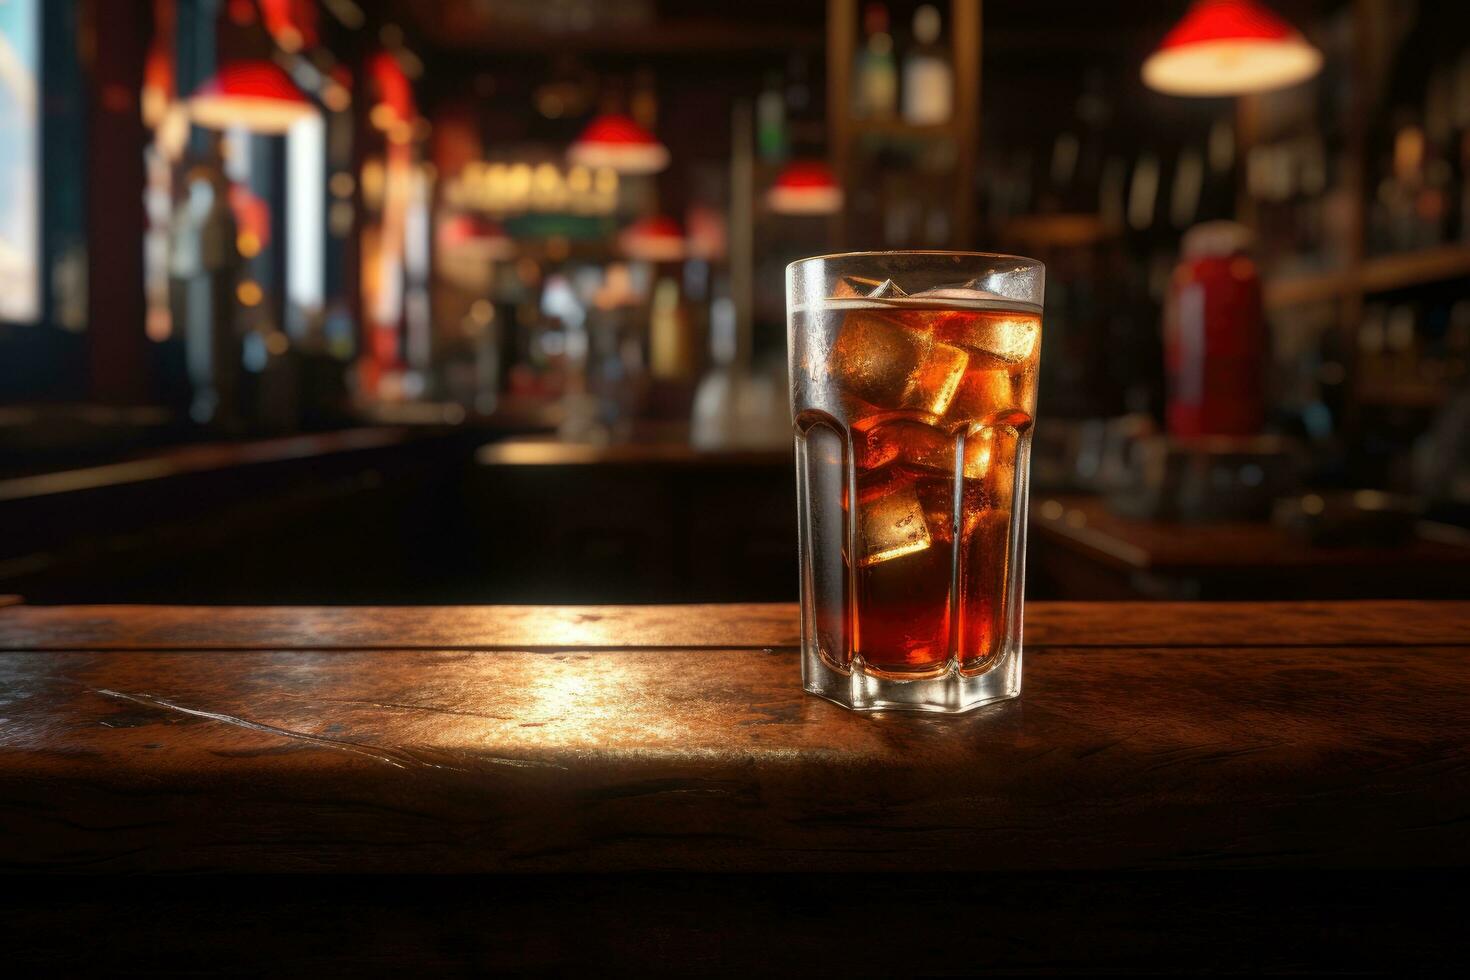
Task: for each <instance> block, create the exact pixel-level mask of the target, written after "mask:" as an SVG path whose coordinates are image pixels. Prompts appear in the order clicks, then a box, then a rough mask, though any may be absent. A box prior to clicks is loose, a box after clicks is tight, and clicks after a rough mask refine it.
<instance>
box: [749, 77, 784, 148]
mask: <svg viewBox="0 0 1470 980" xmlns="http://www.w3.org/2000/svg"><path fill="white" fill-rule="evenodd" d="M786 144H787V139H786V95H785V93H783V92H782V91H781V75H780V73H778V72H771V73H770V74H768V75H766V87H765V88H764V89H762V90H761V94H760V95H759V96H757V97H756V100H755V146H756V152H757V153H759V154H760V158H761V159H762V160H765V161H766V162H768V163H779V162H780V161H782V160H784V159H786Z"/></svg>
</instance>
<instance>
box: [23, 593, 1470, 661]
mask: <svg viewBox="0 0 1470 980" xmlns="http://www.w3.org/2000/svg"><path fill="white" fill-rule="evenodd" d="M1426 609H1428V610H1432V613H1431V614H1426V612H1425V610H1426ZM797 620H798V614H797V607H796V604H795V603H725V604H719V605H682V606H681V605H657V606H628V605H614V606H609V605H603V606H398V607H382V606H377V607H367V606H361V607H353V606H337V607H309V608H306V607H293V606H234V607H231V606H223V607H222V606H132V605H128V606H20V607H18V608H12V609H7V610H5V612H4V613H3V614H0V650H81V649H89V650H107V649H118V650H270V649H277V648H280V649H292V650H341V649H352V650H411V649H419V650H446V649H465V650H496V649H510V650H525V649H547V648H562V647H575V648H578V649H599V648H601V649H645V650H646V649H656V648H662V647H677V648H685V649H688V648H695V647H722V648H726V649H734V648H754V649H759V648H764V647H791V648H794V647H795V646H796V645H797V644H798V642H799V630H800V627H799V625H798V622H797ZM1467 637H1470V602H1437V603H1433V604H1430V605H1426V604H1424V603H1420V602H1412V601H1363V602H1346V603H1345V602H1276V603H1270V604H1260V603H1253V604H1247V603H1235V602H1189V603H1157V602H1113V603H1094V602H1032V603H1027V605H1026V646H1027V648H1028V649H1037V648H1040V647H1049V646H1069V647H1086V646H1220V647H1226V646H1298V645H1304V646H1327V645H1332V644H1348V645H1355V646H1383V645H1414V644H1429V645H1435V644H1458V643H1462V642H1465V641H1466V639H1467Z"/></svg>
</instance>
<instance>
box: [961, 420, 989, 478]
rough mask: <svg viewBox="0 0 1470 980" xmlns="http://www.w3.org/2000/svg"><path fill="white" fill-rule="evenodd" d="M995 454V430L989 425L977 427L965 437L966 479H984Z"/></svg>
mask: <svg viewBox="0 0 1470 980" xmlns="http://www.w3.org/2000/svg"><path fill="white" fill-rule="evenodd" d="M994 455H995V430H994V429H991V428H989V427H983V428H979V429H975V430H973V431H971V432H970V433H969V435H968V436H966V438H965V464H964V473H965V479H966V480H983V479H985V475H986V474H987V473H989V472H990V461H991V459H992V457H993V456H994Z"/></svg>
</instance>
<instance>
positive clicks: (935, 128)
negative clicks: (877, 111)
mask: <svg viewBox="0 0 1470 980" xmlns="http://www.w3.org/2000/svg"><path fill="white" fill-rule="evenodd" d="M847 125H848V129H849V132H850V133H851V134H852V135H853V136H854V137H857V138H859V139H861V138H862V137H865V136H891V137H894V138H896V139H911V140H932V139H954V138H955V137H956V136H958V135H959V132H958V128H957V127H956V126H955V124H954V122H953V120H951V121H950V122H947V123H937V124H925V125H918V124H915V123H911V122H906V121H904V120H902V119H852V120H850V121H849V122H848V124H847Z"/></svg>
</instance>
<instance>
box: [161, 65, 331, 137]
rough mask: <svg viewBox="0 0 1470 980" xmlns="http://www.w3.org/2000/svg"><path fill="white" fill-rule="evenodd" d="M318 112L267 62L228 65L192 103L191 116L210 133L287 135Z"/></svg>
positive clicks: (190, 106)
mask: <svg viewBox="0 0 1470 980" xmlns="http://www.w3.org/2000/svg"><path fill="white" fill-rule="evenodd" d="M315 111H316V107H315V106H313V105H312V103H311V100H310V99H308V98H307V97H306V96H305V95H303V94H301V89H299V88H297V87H296V83H295V82H293V81H291V76H290V75H287V74H286V73H285V71H283V70H282V69H281V66H280V65H277V64H276V63H275V62H274V61H267V60H265V59H256V60H249V61H231V62H227V63H225V64H224V65H223V66H221V67H220V70H219V71H218V72H217V73H216V74H215V76H214V77H213V78H211V79H209V81H207V82H205V83H204V84H203V85H201V86H199V88H198V89H196V90H195V92H194V95H193V96H192V97H191V98H190V99H189V115H190V116H191V117H192V119H193V120H194V122H195V123H196V124H197V125H200V126H204V127H206V128H208V129H229V128H231V127H234V126H243V127H245V128H246V129H248V130H250V131H251V132H253V133H284V132H285V131H286V130H288V129H290V128H291V126H292V125H293V124H295V123H296V121H297V120H299V119H303V118H305V117H306V116H309V115H311V114H312V113H313V112H315Z"/></svg>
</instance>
